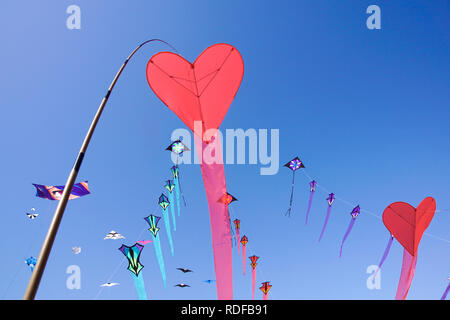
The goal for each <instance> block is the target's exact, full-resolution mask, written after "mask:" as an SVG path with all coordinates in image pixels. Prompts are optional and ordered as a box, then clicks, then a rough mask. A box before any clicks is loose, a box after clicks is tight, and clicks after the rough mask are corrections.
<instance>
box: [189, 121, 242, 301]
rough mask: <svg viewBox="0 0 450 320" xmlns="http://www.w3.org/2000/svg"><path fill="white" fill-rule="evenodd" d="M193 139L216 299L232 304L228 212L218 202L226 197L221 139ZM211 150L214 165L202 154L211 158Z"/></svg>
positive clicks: (197, 136) (196, 136) (216, 136)
mask: <svg viewBox="0 0 450 320" xmlns="http://www.w3.org/2000/svg"><path fill="white" fill-rule="evenodd" d="M195 132H202V129H201V128H197V130H195ZM200 136H202V134H200ZM194 138H195V144H196V149H197V153H198V158H199V160H200V168H201V170H202V176H203V183H204V185H205V191H206V197H207V199H208V207H209V218H210V221H211V237H212V246H213V256H214V270H215V274H216V289H217V298H218V299H219V300H232V299H233V265H232V246H231V239H232V238H231V229H230V224H229V216H228V210H227V208H228V206H227V205H225V204H224V203H221V202H220V201H218V200H219V199H220V198H221V197H223V195H224V194H226V193H227V186H226V181H225V170H224V167H223V155H222V147H221V142H220V136H219V135H218V134H217V133H216V135H215V138H214V137H213V138H214V140H213V139H211V142H209V143H205V142H203V141H202V140H201V138H200V137H199V135H198V134H194ZM211 148H213V150H214V152H215V157H214V158H215V159H214V160H215V161H214V160H213V161H212V162H213V163H210V162H211V161H204V160H203V154H210V153H211Z"/></svg>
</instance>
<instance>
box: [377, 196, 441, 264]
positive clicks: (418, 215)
mask: <svg viewBox="0 0 450 320" xmlns="http://www.w3.org/2000/svg"><path fill="white" fill-rule="evenodd" d="M435 212H436V201H435V200H434V199H433V198H431V197H428V198H425V199H424V200H423V201H422V202H421V203H420V204H419V206H418V207H417V208H414V207H413V206H412V205H410V204H408V203H405V202H394V203H392V204H391V205H389V206H388V207H387V208H386V209H385V210H384V212H383V223H384V225H385V226H386V228H387V229H388V230H389V232H390V233H391V234H392V235H393V236H394V238H395V239H397V240H398V242H400V244H401V245H402V246H403V247H404V248H405V249H406V250H407V251H408V252H409V253H410V254H411V255H412V256H416V254H417V249H418V247H419V243H420V239H422V235H423V233H424V232H425V230H426V229H427V228H428V226H429V225H430V222H431V220H432V219H433V216H434V213H435Z"/></svg>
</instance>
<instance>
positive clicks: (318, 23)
mask: <svg viewBox="0 0 450 320" xmlns="http://www.w3.org/2000/svg"><path fill="white" fill-rule="evenodd" d="M71 4H76V5H78V6H80V8H81V19H82V21H81V30H68V29H67V28H66V19H67V17H68V14H67V13H66V8H67V7H68V6H69V5H71ZM371 4H377V5H379V6H380V8H381V19H382V20H381V30H368V29H367V27H366V19H367V17H368V14H366V8H367V7H368V6H369V5H371ZM449 9H450V4H449V2H448V1H445V0H439V1H438V0H436V1H425V0H423V1H382V0H374V1H357V2H355V1H331V0H327V1H320V2H317V1H316V2H315V1H293V0H292V1H282V2H276V1H237V0H229V1H207V0H203V1H128V2H120V1H87V0H71V1H65V0H64V1H58V2H57V3H56V2H52V3H51V4H50V2H46V4H42V3H37V2H35V1H23V0H22V1H12V0H3V1H1V4H0V35H1V39H2V44H1V50H0V61H2V68H1V72H0V105H1V110H2V117H1V118H0V134H1V137H2V139H0V149H1V150H2V156H1V157H0V177H1V178H2V183H1V184H0V194H1V199H2V200H1V202H0V206H1V212H2V215H1V216H2V219H1V223H0V231H1V235H2V241H1V242H0V253H1V256H2V263H1V264H0V298H1V299H20V298H22V296H23V293H24V290H25V288H26V285H27V282H28V280H29V277H30V274H31V273H30V270H29V269H28V267H27V266H26V265H25V263H24V260H25V259H26V258H28V257H29V256H31V255H33V256H37V255H38V254H39V250H40V247H41V243H42V241H43V238H44V235H45V233H46V231H47V228H48V225H49V223H50V220H51V216H52V214H53V211H54V209H55V207H56V202H51V201H48V200H44V199H40V198H37V197H35V189H34V188H33V186H32V185H31V183H40V184H47V185H61V184H64V183H65V181H66V178H67V175H68V174H69V171H70V169H71V167H72V165H73V162H74V160H75V157H76V155H77V152H78V150H79V147H80V145H81V142H82V139H83V137H84V135H85V133H86V131H87V129H88V126H89V124H90V122H91V119H92V117H93V116H94V114H95V111H96V109H97V107H98V104H99V103H100V101H101V99H102V98H103V96H104V94H105V93H106V90H107V88H108V86H109V84H110V82H111V80H112V78H113V77H114V75H115V73H116V71H117V70H118V68H119V67H120V65H121V64H122V62H123V61H124V59H125V58H126V56H127V55H128V54H129V53H130V52H131V50H133V49H134V48H135V47H136V46H137V44H139V43H140V42H142V41H144V40H146V39H150V38H160V39H164V40H166V41H168V42H170V43H171V44H172V45H174V46H175V47H176V48H177V50H178V52H179V53H180V54H181V55H183V56H184V57H186V58H187V59H188V60H191V61H192V60H194V59H195V58H196V57H197V56H198V55H199V54H200V53H201V52H202V51H203V50H204V49H205V48H207V47H208V46H210V45H212V44H214V43H218V42H225V43H230V44H232V45H234V46H235V47H236V48H237V49H238V50H239V51H240V52H241V54H242V56H243V59H244V64H245V74H244V79H243V82H242V84H241V87H240V89H239V92H238V94H237V96H236V98H235V100H234V102H233V104H232V105H231V108H230V110H229V112H228V114H227V116H226V118H225V120H224V122H223V124H222V129H226V128H243V129H248V128H255V129H260V128H268V129H279V130H280V162H281V163H282V164H283V163H285V162H286V161H288V160H290V159H291V158H293V157H294V156H296V155H298V156H299V157H300V158H301V159H302V160H303V161H304V162H305V165H306V168H307V172H308V174H309V175H311V176H312V177H313V178H315V179H316V180H317V181H318V183H319V184H320V185H323V186H324V187H326V188H327V189H329V190H330V191H332V192H334V193H335V194H336V195H337V196H338V197H340V198H342V199H345V200H346V201H348V202H350V203H352V204H354V205H356V204H359V205H360V206H361V208H362V209H365V210H368V211H370V212H372V213H374V214H375V215H376V216H378V217H381V214H382V212H383V210H384V208H385V207H386V206H387V205H389V204H390V203H392V202H394V201H405V202H409V203H410V204H412V205H414V206H417V205H418V204H419V203H420V201H421V200H422V199H423V198H425V197H427V196H432V197H434V198H435V199H436V201H437V206H438V208H439V209H450V201H449V196H448V194H449V192H450V184H449V181H450V170H449V168H448V164H449V163H450V151H449V148H448V145H449V140H450V130H449V128H448V122H449V119H450V105H449V101H450V91H449V84H450V66H449V51H450V50H449V45H450V39H449V36H450V32H449V30H450V25H449V23H450V22H449V19H448V12H449ZM161 50H167V47H165V46H163V45H161V44H154V45H149V46H147V47H146V48H144V49H142V50H141V51H140V52H139V53H137V54H136V56H135V57H134V58H133V60H132V61H131V62H130V63H129V65H128V67H127V69H126V70H125V72H124V73H123V75H122V77H121V78H120V80H119V82H118V84H117V86H116V88H115V91H114V92H113V94H112V95H111V98H110V101H109V103H108V105H107V108H106V110H105V112H104V115H103V117H102V119H101V121H100V123H99V125H98V127H97V131H96V132H95V135H94V137H93V140H92V142H91V145H90V147H89V149H88V152H87V155H86V157H85V161H84V163H83V167H82V169H81V171H80V175H79V179H78V180H79V181H81V180H88V181H89V185H90V188H91V192H92V194H91V195H88V196H86V197H84V198H81V199H76V200H72V201H70V203H69V205H68V207H67V210H66V212H65V216H64V218H63V220H62V223H61V226H60V230H59V233H58V235H57V238H56V241H55V244H54V247H53V251H52V253H51V256H50V259H49V262H48V264H47V268H46V271H45V273H44V277H43V281H42V283H41V286H40V289H39V292H38V295H37V298H38V299H94V298H95V297H97V298H98V299H137V294H136V290H135V288H134V284H133V281H132V278H131V276H130V272H129V271H127V270H126V263H125V261H124V260H125V257H124V256H123V255H122V254H121V253H120V252H119V251H118V250H117V249H118V248H119V247H120V245H121V244H122V242H121V240H117V241H111V240H108V241H107V240H103V237H104V236H105V235H106V234H107V233H108V232H109V231H110V230H116V231H118V232H120V233H122V234H123V235H125V237H126V239H124V242H123V243H124V244H126V245H132V244H133V243H134V241H135V240H138V237H139V235H140V234H141V232H142V231H143V230H144V233H143V236H142V237H141V238H145V239H148V238H149V237H150V236H149V234H148V233H147V231H145V229H146V228H147V225H146V223H145V221H144V220H143V217H145V216H147V215H149V214H151V213H153V214H156V215H160V213H161V211H160V208H159V207H158V206H157V200H158V197H159V195H160V194H161V192H162V191H163V189H162V187H163V184H164V181H165V180H166V179H168V178H169V177H170V171H169V168H170V166H171V163H170V157H169V154H168V152H167V151H164V148H165V147H166V146H167V145H168V144H169V143H170V134H171V132H172V131H173V130H174V129H176V128H184V127H185V126H184V124H183V123H182V122H181V121H180V120H179V119H178V118H177V117H176V116H175V115H174V114H173V113H172V112H171V111H170V110H169V109H167V108H166V107H165V106H164V105H163V104H162V103H161V101H159V100H158V98H157V97H156V96H155V95H154V93H153V92H152V91H151V90H150V88H149V86H148V84H147V80H146V76H145V67H146V63H147V61H148V59H149V58H150V57H151V56H152V55H153V54H154V53H156V52H158V51H161ZM259 169H260V166H259V165H239V166H238V165H227V166H225V171H226V176H227V185H228V189H229V192H230V193H231V194H233V195H234V196H236V197H237V198H238V199H239V201H238V202H234V203H233V204H232V206H233V208H232V215H233V216H234V217H238V218H239V219H240V220H241V228H242V229H241V233H242V234H245V235H247V237H248V238H249V243H248V245H249V249H250V250H249V253H252V254H256V255H258V256H260V257H261V258H260V261H259V262H260V263H259V264H258V267H257V268H258V274H257V282H258V284H259V283H260V282H262V281H271V284H272V285H273V288H272V290H271V292H270V298H271V299H393V298H394V296H395V290H396V287H397V283H398V278H399V275H400V269H401V262H402V252H403V250H402V247H401V245H400V244H399V243H398V242H395V243H394V245H393V248H392V250H391V254H390V256H389V258H388V260H387V261H386V263H385V265H384V267H383V270H382V272H381V277H382V278H381V289H380V290H369V289H367V287H366V279H367V277H368V276H369V275H368V274H366V268H367V267H368V266H369V265H373V264H377V263H378V261H379V259H380V257H381V255H382V253H383V250H384V248H385V245H386V243H387V240H388V232H387V230H386V228H385V227H384V225H383V223H382V221H381V219H380V218H377V217H375V216H373V215H371V214H368V213H365V212H362V214H361V215H360V216H359V217H358V219H357V221H356V224H355V227H354V229H353V231H352V233H351V234H350V236H349V238H348V239H347V242H346V244H345V247H344V252H343V257H342V259H339V258H338V252H339V244H340V241H341V239H342V236H343V234H344V233H345V229H346V228H347V225H348V223H349V221H350V215H349V212H350V211H351V209H352V207H351V206H350V205H348V204H346V203H343V202H339V201H337V202H336V204H335V206H334V209H333V212H332V216H331V218H330V221H329V224H328V227H327V231H326V233H325V236H324V238H323V240H322V241H321V243H320V244H319V243H318V242H317V239H318V236H319V233H320V229H321V227H322V223H323V220H324V217H325V213H326V206H327V205H326V201H325V198H326V197H327V194H326V193H325V192H322V191H320V190H319V191H318V192H317V193H316V195H315V201H314V203H313V206H312V210H311V217H310V224H309V225H308V226H307V227H305V226H304V218H305V211H306V206H307V200H308V197H309V189H308V182H309V180H308V179H307V178H306V177H305V176H304V175H302V174H298V175H297V177H296V190H295V198H294V208H293V214H292V217H291V218H290V219H289V218H286V217H285V216H284V215H283V213H284V212H285V211H286V209H287V206H288V202H289V194H290V183H291V172H290V171H289V170H288V169H286V168H280V171H279V173H278V174H277V175H273V176H261V175H259ZM181 170H182V184H183V189H184V195H185V198H186V201H187V207H186V208H183V210H182V216H181V217H180V219H179V220H178V230H177V232H176V233H175V235H174V241H175V256H174V257H171V256H170V254H169V250H168V249H169V247H168V243H167V238H166V236H165V234H164V232H162V233H161V237H162V245H163V249H164V254H165V260H166V267H167V277H168V284H169V286H168V289H166V290H164V289H163V286H162V281H161V277H160V274H159V270H158V265H157V262H156V259H155V254H154V251H153V248H152V247H151V246H147V247H146V248H144V251H143V253H142V260H141V261H142V263H143V265H144V266H145V267H144V269H143V276H144V279H145V283H146V287H147V292H148V296H149V298H150V299H216V290H215V288H214V285H208V284H206V283H203V282H202V281H203V280H206V279H214V267H213V259H212V247H211V231H210V225H209V212H208V207H207V201H206V195H205V191H204V188H203V181H202V177H201V172H200V168H199V167H198V165H185V166H183V167H182V168H181ZM31 207H35V208H36V209H37V211H38V213H39V214H40V215H39V217H38V219H36V220H33V221H30V220H28V219H27V217H26V215H25V212H26V211H27V210H29V209H30V208H31ZM449 226H450V212H448V211H447V212H439V213H436V215H435V218H434V220H433V221H432V223H431V225H430V227H429V229H428V230H427V234H428V235H425V236H424V237H423V239H422V242H421V244H420V248H419V259H418V263H417V269H416V275H415V279H414V281H413V283H412V287H411V290H410V293H409V296H408V298H409V299H438V298H440V296H441V295H442V293H443V291H444V289H445V287H446V285H447V280H446V279H447V278H448V277H449V276H450V255H449V252H450V250H449V249H450V240H449V239H450V234H449V229H450V228H449ZM438 238H439V239H438ZM75 245H78V246H81V248H82V252H81V254H79V255H74V254H73V253H72V251H71V248H72V246H75ZM241 261H242V260H241V256H237V255H236V254H235V255H234V256H233V264H234V296H235V298H236V299H249V298H251V272H250V269H249V268H248V269H247V273H246V276H245V277H244V276H243V275H242V265H241V264H242V262H241ZM122 262H123V264H122V265H121V263H122ZM248 262H249V261H247V266H248ZM69 265H78V266H79V267H80V268H81V289H80V290H68V289H67V288H66V279H67V278H68V276H69V275H68V274H66V268H67V267H68V266H69ZM120 265H121V266H120ZM176 267H188V268H191V269H193V270H194V271H195V272H194V273H192V274H187V275H183V274H181V273H180V272H179V271H176V270H175V268H176ZM107 280H110V281H111V282H119V283H120V285H119V286H116V287H112V288H105V289H104V290H103V291H102V292H100V293H99V289H100V287H99V286H100V285H101V284H102V283H104V282H106V281H107ZM179 282H185V283H188V284H190V285H191V288H185V289H180V288H176V287H173V285H174V284H176V283H179ZM256 297H257V298H258V299H261V293H260V291H259V290H258V292H257V295H256Z"/></svg>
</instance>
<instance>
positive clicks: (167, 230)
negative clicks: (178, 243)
mask: <svg viewBox="0 0 450 320" xmlns="http://www.w3.org/2000/svg"><path fill="white" fill-rule="evenodd" d="M162 212H163V217H164V224H165V226H166V233H167V237H168V238H169V245H170V253H171V254H172V256H173V251H174V250H173V240H172V233H171V232H170V220H169V213H168V212H167V209H162Z"/></svg>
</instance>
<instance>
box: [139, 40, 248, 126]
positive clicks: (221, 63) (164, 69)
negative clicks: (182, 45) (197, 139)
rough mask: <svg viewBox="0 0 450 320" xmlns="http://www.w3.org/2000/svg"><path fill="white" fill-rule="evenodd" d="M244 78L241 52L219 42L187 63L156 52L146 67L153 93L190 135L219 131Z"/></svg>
mask: <svg viewBox="0 0 450 320" xmlns="http://www.w3.org/2000/svg"><path fill="white" fill-rule="evenodd" d="M243 76H244V62H243V60H242V57H241V55H240V53H239V52H238V51H237V50H236V48H234V47H233V46H231V45H229V44H224V43H219V44H215V45H212V46H211V47H209V48H207V49H206V50H205V51H203V52H202V53H201V54H200V56H199V57H198V58H197V59H196V60H195V61H194V63H190V62H189V61H187V60H186V59H184V58H183V57H181V56H179V55H178V54H175V53H172V52H159V53H157V54H155V55H154V56H153V57H152V58H151V59H150V60H149V61H148V64H147V81H148V83H149V85H150V87H151V88H152V90H153V91H154V92H155V94H156V95H157V96H158V97H159V98H160V99H161V101H162V102H164V104H165V105H167V106H168V107H169V108H170V109H171V110H172V111H173V112H174V113H175V114H176V115H177V116H178V117H179V118H180V119H181V120H182V121H183V122H184V123H185V124H186V125H187V126H188V127H189V128H190V129H191V130H192V131H193V132H194V122H195V121H201V123H202V130H203V131H206V130H208V129H218V128H219V126H220V124H221V123H222V120H223V119H224V117H225V115H226V113H227V111H228V108H229V107H230V105H231V102H232V101H233V99H234V96H235V95H236V93H237V91H238V89H239V86H240V84H241V81H242V77H243Z"/></svg>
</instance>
